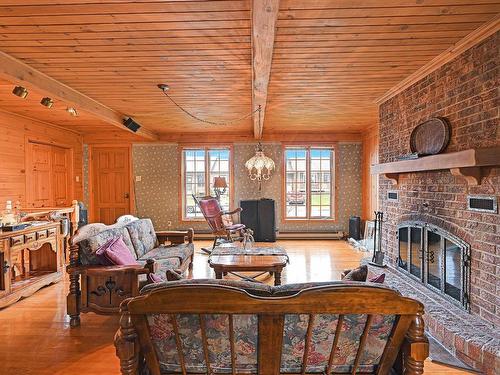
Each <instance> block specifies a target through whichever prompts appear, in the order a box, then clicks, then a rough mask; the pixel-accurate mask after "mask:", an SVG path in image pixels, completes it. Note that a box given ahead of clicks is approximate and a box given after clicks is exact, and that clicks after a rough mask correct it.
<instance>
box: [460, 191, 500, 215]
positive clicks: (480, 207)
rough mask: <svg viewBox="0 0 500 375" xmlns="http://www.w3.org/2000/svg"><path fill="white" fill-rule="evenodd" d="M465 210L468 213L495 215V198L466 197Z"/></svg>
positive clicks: (481, 196) (483, 196) (482, 196)
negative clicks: (476, 212) (468, 211)
mask: <svg viewBox="0 0 500 375" xmlns="http://www.w3.org/2000/svg"><path fill="white" fill-rule="evenodd" d="M467 209H468V210H470V211H480V212H489V213H493V214H496V213H497V198H496V197H494V196H489V195H488V196H485V195H469V196H468V197H467Z"/></svg>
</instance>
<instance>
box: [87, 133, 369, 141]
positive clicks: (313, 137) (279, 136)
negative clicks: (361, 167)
mask: <svg viewBox="0 0 500 375" xmlns="http://www.w3.org/2000/svg"><path fill="white" fill-rule="evenodd" d="M362 140H363V133H300V132H288V133H268V134H264V135H263V137H262V141H264V142H322V143H325V142H326V143H328V142H361V141H362ZM83 142H84V143H86V144H101V143H108V144H109V143H113V142H130V143H146V144H148V143H150V144H165V143H171V144H172V143H187V144H193V143H196V144H213V143H214V142H217V143H219V144H220V143H235V142H236V143H255V138H254V136H253V134H251V133H219V132H214V133H206V134H205V135H204V137H200V134H199V133H168V134H166V133H165V134H160V135H159V137H158V140H156V141H154V142H153V141H147V140H144V139H136V138H132V137H127V138H123V137H120V136H119V135H116V134H102V133H88V134H84V136H83Z"/></svg>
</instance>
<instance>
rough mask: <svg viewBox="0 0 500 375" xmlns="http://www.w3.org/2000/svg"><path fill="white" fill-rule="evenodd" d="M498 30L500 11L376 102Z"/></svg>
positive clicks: (398, 91) (419, 78) (403, 88)
mask: <svg viewBox="0 0 500 375" xmlns="http://www.w3.org/2000/svg"><path fill="white" fill-rule="evenodd" d="M498 30H500V13H499V14H497V15H496V16H495V17H493V19H491V20H490V21H489V22H487V23H485V24H484V25H482V26H481V27H479V28H478V29H476V30H474V31H473V32H471V33H470V34H468V35H467V36H466V37H465V38H463V39H461V40H459V41H458V42H457V43H455V44H454V45H453V46H451V47H450V48H448V49H447V50H446V51H444V52H443V53H441V54H439V55H438V56H436V57H435V58H434V59H432V60H431V61H429V62H428V63H427V64H425V65H424V66H422V67H421V68H420V69H418V70H417V71H416V72H415V73H413V74H411V75H409V76H408V77H406V78H405V79H404V80H402V81H401V82H399V83H398V84H397V85H396V86H394V87H392V88H391V89H390V90H389V91H387V92H386V93H385V94H384V95H382V96H381V97H380V98H378V99H377V100H375V103H376V104H379V105H380V104H382V103H384V102H385V101H387V100H389V99H390V98H392V97H394V96H396V95H397V94H399V93H400V92H402V91H404V90H405V89H407V88H408V87H410V86H411V85H413V84H414V83H416V82H418V81H419V80H421V79H422V78H424V77H426V76H427V75H429V74H430V73H432V72H433V71H435V70H436V69H438V68H440V67H441V66H443V65H444V64H446V63H448V62H450V61H451V60H453V59H454V58H456V57H457V56H459V55H460V54H462V53H463V52H464V51H466V50H468V49H469V48H471V47H473V46H474V45H476V44H478V43H480V42H481V41H483V40H484V39H486V38H487V37H489V36H491V35H493V34H494V33H496V32H497V31H498Z"/></svg>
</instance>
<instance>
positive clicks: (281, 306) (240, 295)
mask: <svg viewBox="0 0 500 375" xmlns="http://www.w3.org/2000/svg"><path fill="white" fill-rule="evenodd" d="M127 305H128V311H129V312H130V313H132V314H151V313H158V314H161V313H164V314H169V313H175V314H182V313H192V314H196V313H204V314H210V313H214V314H215V313H220V314H237V313H239V314H242V313H245V314H265V313H271V314H385V315H389V314H396V315H415V314H417V313H419V312H420V313H423V305H422V304H421V303H419V302H418V301H415V300H413V299H410V298H406V297H402V296H401V295H399V294H398V293H397V292H395V291H393V290H390V289H387V288H383V287H378V286H365V285H359V284H358V283H353V284H351V285H335V286H318V287H314V288H308V289H304V290H302V291H301V292H299V293H297V294H294V295H293V296H285V297H256V296H253V295H250V294H248V293H246V292H245V291H243V290H241V289H237V288H234V287H230V286H224V287H222V286H213V285H200V284H196V285H181V286H176V287H168V289H166V290H153V291H151V292H150V293H148V294H146V295H143V296H139V297H136V298H135V299H133V300H131V301H129V302H128V304H127Z"/></svg>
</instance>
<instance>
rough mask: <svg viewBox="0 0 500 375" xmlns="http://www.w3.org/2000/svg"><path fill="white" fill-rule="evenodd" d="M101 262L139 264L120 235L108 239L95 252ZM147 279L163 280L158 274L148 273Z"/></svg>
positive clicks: (110, 264) (153, 280)
mask: <svg viewBox="0 0 500 375" xmlns="http://www.w3.org/2000/svg"><path fill="white" fill-rule="evenodd" d="M95 253H96V255H97V256H98V257H99V259H100V261H101V263H102V264H103V265H105V266H133V265H136V264H139V263H138V262H137V260H136V259H135V258H134V257H133V255H132V254H130V251H129V249H128V247H127V245H125V242H123V239H122V238H121V237H118V238H114V239H112V240H109V241H108V242H106V243H105V244H104V245H102V246H101V247H100V248H99V249H97V251H96V252H95ZM148 279H149V280H151V281H152V282H153V283H161V282H163V280H162V279H161V277H159V276H158V275H155V274H154V273H150V274H149V275H148Z"/></svg>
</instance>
